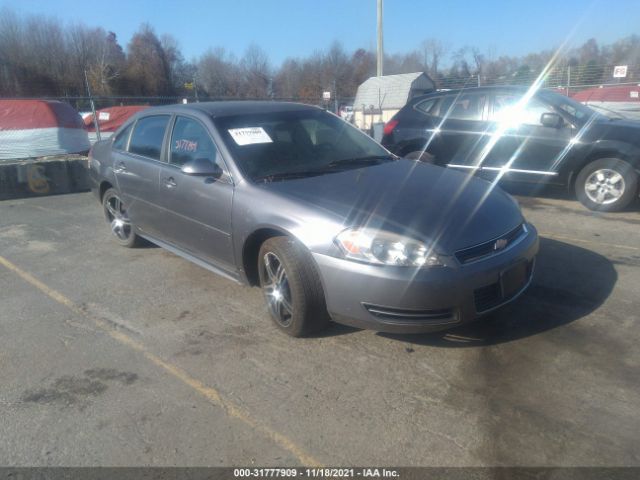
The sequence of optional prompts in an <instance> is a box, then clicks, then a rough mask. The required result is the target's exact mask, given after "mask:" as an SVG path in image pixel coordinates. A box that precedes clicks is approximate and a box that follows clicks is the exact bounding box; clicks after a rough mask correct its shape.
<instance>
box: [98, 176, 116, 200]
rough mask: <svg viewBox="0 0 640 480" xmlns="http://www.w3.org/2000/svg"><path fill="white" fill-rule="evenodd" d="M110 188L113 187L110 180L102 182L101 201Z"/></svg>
mask: <svg viewBox="0 0 640 480" xmlns="http://www.w3.org/2000/svg"><path fill="white" fill-rule="evenodd" d="M110 188H113V185H112V184H111V182H109V181H108V180H103V181H102V182H100V189H99V195H100V197H99V198H100V201H101V202H102V199H103V198H104V192H106V191H107V190H109V189H110Z"/></svg>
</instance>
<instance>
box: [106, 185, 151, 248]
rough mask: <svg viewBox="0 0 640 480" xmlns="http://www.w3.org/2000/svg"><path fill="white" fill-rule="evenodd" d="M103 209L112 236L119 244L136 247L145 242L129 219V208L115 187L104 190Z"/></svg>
mask: <svg viewBox="0 0 640 480" xmlns="http://www.w3.org/2000/svg"><path fill="white" fill-rule="evenodd" d="M102 209H103V211H104V218H105V220H106V221H107V223H108V224H109V228H111V234H112V237H113V238H114V239H115V241H116V242H118V245H120V246H123V247H127V248H135V247H138V246H140V245H141V244H142V243H143V240H142V238H141V237H139V236H138V235H136V229H135V226H134V224H133V223H132V222H131V220H130V219H129V215H128V214H127V209H126V207H125V205H124V203H123V202H122V200H121V199H120V194H119V193H118V191H117V190H116V189H115V188H109V189H108V190H107V191H106V192H104V195H103V196H102Z"/></svg>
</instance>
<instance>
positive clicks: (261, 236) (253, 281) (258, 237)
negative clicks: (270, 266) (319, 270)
mask: <svg viewBox="0 0 640 480" xmlns="http://www.w3.org/2000/svg"><path fill="white" fill-rule="evenodd" d="M273 237H292V238H295V237H294V236H293V235H292V234H291V232H287V231H286V230H284V229H282V228H278V227H273V226H264V227H260V228H258V229H256V230H254V231H253V232H252V233H251V234H250V235H249V236H248V237H247V238H246V239H245V241H244V243H243V244H242V269H243V271H244V275H245V278H246V282H247V284H248V285H250V286H256V285H258V284H259V283H260V280H259V278H258V253H259V252H260V247H261V246H262V244H263V243H264V242H266V241H267V240H268V239H270V238H273Z"/></svg>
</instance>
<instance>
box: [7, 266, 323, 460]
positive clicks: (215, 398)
mask: <svg viewBox="0 0 640 480" xmlns="http://www.w3.org/2000/svg"><path fill="white" fill-rule="evenodd" d="M0 265H2V266H3V267H5V268H6V269H8V270H10V271H12V272H13V273H15V274H16V275H18V276H19V277H21V278H22V279H23V280H25V281H26V282H27V283H30V284H31V285H33V286H34V287H36V288H37V289H38V290H40V291H41V292H42V293H44V294H45V295H47V296H48V297H49V298H51V299H52V300H55V301H56V302H58V303H59V304H61V305H64V306H65V307H67V308H68V309H69V310H71V311H73V312H74V313H77V314H78V315H82V316H83V317H85V318H88V319H89V320H91V321H92V322H93V323H94V324H95V325H96V326H97V327H98V328H100V329H101V330H103V331H104V332H106V333H107V334H109V335H110V336H111V337H112V338H113V339H115V340H116V341H118V342H119V343H121V344H122V345H125V346H127V347H129V348H131V349H132V350H136V351H137V352H140V353H141V354H142V355H144V356H145V358H147V360H149V361H150V362H151V363H153V364H154V365H156V366H158V367H160V368H162V369H163V370H164V371H166V372H167V373H169V374H171V375H172V376H173V377H175V378H177V379H178V380H180V381H181V382H182V383H184V384H185V385H188V386H189V387H191V388H192V389H194V390H195V391H197V392H198V393H199V394H201V395H202V396H203V397H205V398H206V399H207V400H208V401H209V402H210V403H212V404H213V405H216V406H217V407H220V408H222V409H223V410H224V411H225V412H226V413H227V415H228V416H229V417H232V418H235V419H238V420H240V421H241V422H243V423H244V424H246V425H248V426H249V427H251V428H252V429H254V430H256V431H257V432H260V433H262V434H263V435H265V436H267V437H268V438H270V439H271V440H273V441H274V442H275V443H276V444H277V445H279V446H280V447H282V448H283V449H285V450H287V451H289V452H290V453H291V454H293V455H294V456H295V457H296V458H297V459H298V460H300V463H301V464H302V465H304V466H310V467H321V466H322V464H321V463H320V462H319V461H318V460H316V459H315V458H313V457H312V456H311V455H309V454H308V453H306V452H305V451H304V450H303V449H302V448H300V447H298V446H297V445H296V444H295V443H294V442H293V441H292V440H290V439H289V438H288V437H286V436H285V435H283V434H281V433H279V432H277V431H275V430H273V429H272V428H270V427H269V426H268V425H266V424H264V423H263V422H261V421H259V420H258V419H256V418H254V417H253V416H252V415H251V414H250V413H249V412H247V411H246V410H244V409H243V408H241V407H239V406H238V405H236V404H234V403H233V402H232V401H230V400H228V399H226V398H225V397H224V396H223V395H222V394H221V393H220V392H218V391H217V390H216V389H215V388H213V387H210V386H208V385H205V384H204V383H203V382H201V381H200V380H198V379H196V378H194V377H192V376H191V375H189V374H188V373H187V372H186V371H184V370H183V369H181V368H180V367H178V366H176V365H173V364H171V363H169V362H167V361H165V360H163V359H162V358H160V357H158V356H157V355H155V354H153V353H151V352H150V351H149V350H148V349H147V348H146V347H145V346H144V345H143V344H142V343H140V342H138V341H136V340H134V339H133V338H131V337H130V336H128V335H126V334H125V333H123V332H121V331H119V330H115V329H114V328H113V327H111V326H110V325H109V324H108V323H107V322H104V321H103V320H100V319H99V318H95V317H92V316H91V315H89V314H88V313H87V312H86V311H85V310H84V309H83V308H81V307H80V306H79V305H77V304H76V303H74V302H73V300H71V299H69V298H67V297H66V296H64V295H63V294H62V293H60V292H58V291H57V290H54V289H53V288H50V287H49V286H47V285H46V284H45V283H43V282H42V281H40V280H38V279H37V278H35V277H34V276H33V275H31V274H30V273H28V272H25V271H24V270H22V269H21V268H20V267H18V266H17V265H15V264H14V263H12V262H10V261H9V260H7V259H6V258H4V257H2V256H0Z"/></svg>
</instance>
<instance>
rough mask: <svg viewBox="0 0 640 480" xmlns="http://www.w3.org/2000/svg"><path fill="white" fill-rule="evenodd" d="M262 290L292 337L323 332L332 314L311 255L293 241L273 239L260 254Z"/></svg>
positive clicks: (274, 316) (276, 318) (280, 324)
mask: <svg viewBox="0 0 640 480" xmlns="http://www.w3.org/2000/svg"><path fill="white" fill-rule="evenodd" d="M258 274H259V276H260V287H261V288H262V292H263V294H264V297H265V301H266V302H267V306H268V308H269V313H270V314H271V318H272V319H273V321H274V322H275V324H276V325H277V326H278V327H279V328H280V329H281V330H283V331H284V332H285V333H287V334H288V335H291V336H292V337H303V336H305V335H309V334H311V333H314V332H317V331H320V330H322V329H324V328H325V327H326V326H327V324H328V323H329V314H328V313H327V307H326V304H325V299H324V292H323V290H322V284H321V282H320V276H319V275H318V272H317V271H316V268H315V266H314V263H313V259H312V258H311V255H310V254H309V252H308V251H307V250H306V249H305V248H304V247H303V246H302V245H300V244H299V243H298V242H296V241H295V240H294V239H292V238H289V237H273V238H270V239H268V240H267V241H265V242H264V243H263V244H262V247H260V253H259V254H258Z"/></svg>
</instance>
